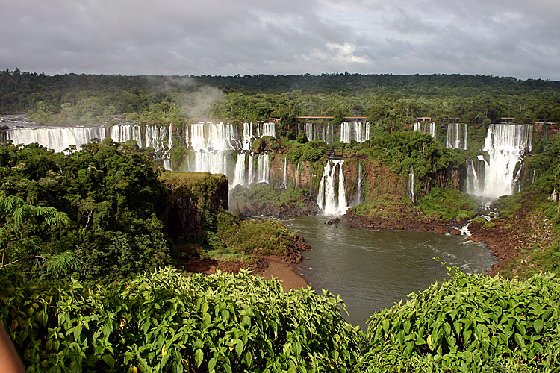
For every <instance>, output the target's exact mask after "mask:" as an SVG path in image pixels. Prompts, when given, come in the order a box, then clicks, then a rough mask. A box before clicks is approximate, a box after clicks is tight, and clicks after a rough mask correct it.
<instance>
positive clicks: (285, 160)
mask: <svg viewBox="0 0 560 373" xmlns="http://www.w3.org/2000/svg"><path fill="white" fill-rule="evenodd" d="M282 186H283V187H284V189H288V157H284V175H283V177H282Z"/></svg>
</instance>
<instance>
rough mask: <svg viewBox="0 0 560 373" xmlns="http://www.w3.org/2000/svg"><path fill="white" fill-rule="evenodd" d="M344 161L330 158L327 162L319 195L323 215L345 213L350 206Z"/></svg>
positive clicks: (318, 201)
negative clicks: (345, 182) (347, 198)
mask: <svg viewBox="0 0 560 373" xmlns="http://www.w3.org/2000/svg"><path fill="white" fill-rule="evenodd" d="M343 163H344V161H343V160H328V161H327V163H326V164H325V168H324V170H323V177H322V178H321V182H320V184H319V194H318V195H317V205H318V206H319V208H320V209H321V210H322V211H323V215H332V216H340V215H344V214H345V213H346V210H347V208H348V204H347V201H346V191H345V189H344V173H343V172H342V164H343ZM331 164H332V165H331ZM337 170H338V174H337Z"/></svg>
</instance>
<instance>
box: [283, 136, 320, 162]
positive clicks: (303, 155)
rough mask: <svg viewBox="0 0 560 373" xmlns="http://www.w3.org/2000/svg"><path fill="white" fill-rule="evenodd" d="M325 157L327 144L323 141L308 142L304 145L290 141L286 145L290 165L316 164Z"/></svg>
mask: <svg viewBox="0 0 560 373" xmlns="http://www.w3.org/2000/svg"><path fill="white" fill-rule="evenodd" d="M326 155H327V144H325V143H324V142H323V141H309V142H306V143H303V144H301V143H299V142H297V141H290V142H289V143H288V154H287V157H288V160H289V161H290V163H292V164H297V163H299V162H302V161H308V162H317V161H319V160H321V159H323V158H325V157H326Z"/></svg>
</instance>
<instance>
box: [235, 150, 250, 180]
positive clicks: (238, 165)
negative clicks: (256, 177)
mask: <svg viewBox="0 0 560 373" xmlns="http://www.w3.org/2000/svg"><path fill="white" fill-rule="evenodd" d="M245 158H246V155H245V153H240V154H237V160H236V162H235V171H234V174H233V186H236V185H241V186H247V185H246V184H245V183H246V182H247V179H246V178H245V174H246V172H245Z"/></svg>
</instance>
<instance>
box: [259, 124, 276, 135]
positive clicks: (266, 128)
mask: <svg viewBox="0 0 560 373" xmlns="http://www.w3.org/2000/svg"><path fill="white" fill-rule="evenodd" d="M265 136H270V137H276V123H274V122H265V123H263V130H262V134H261V137H265Z"/></svg>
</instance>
